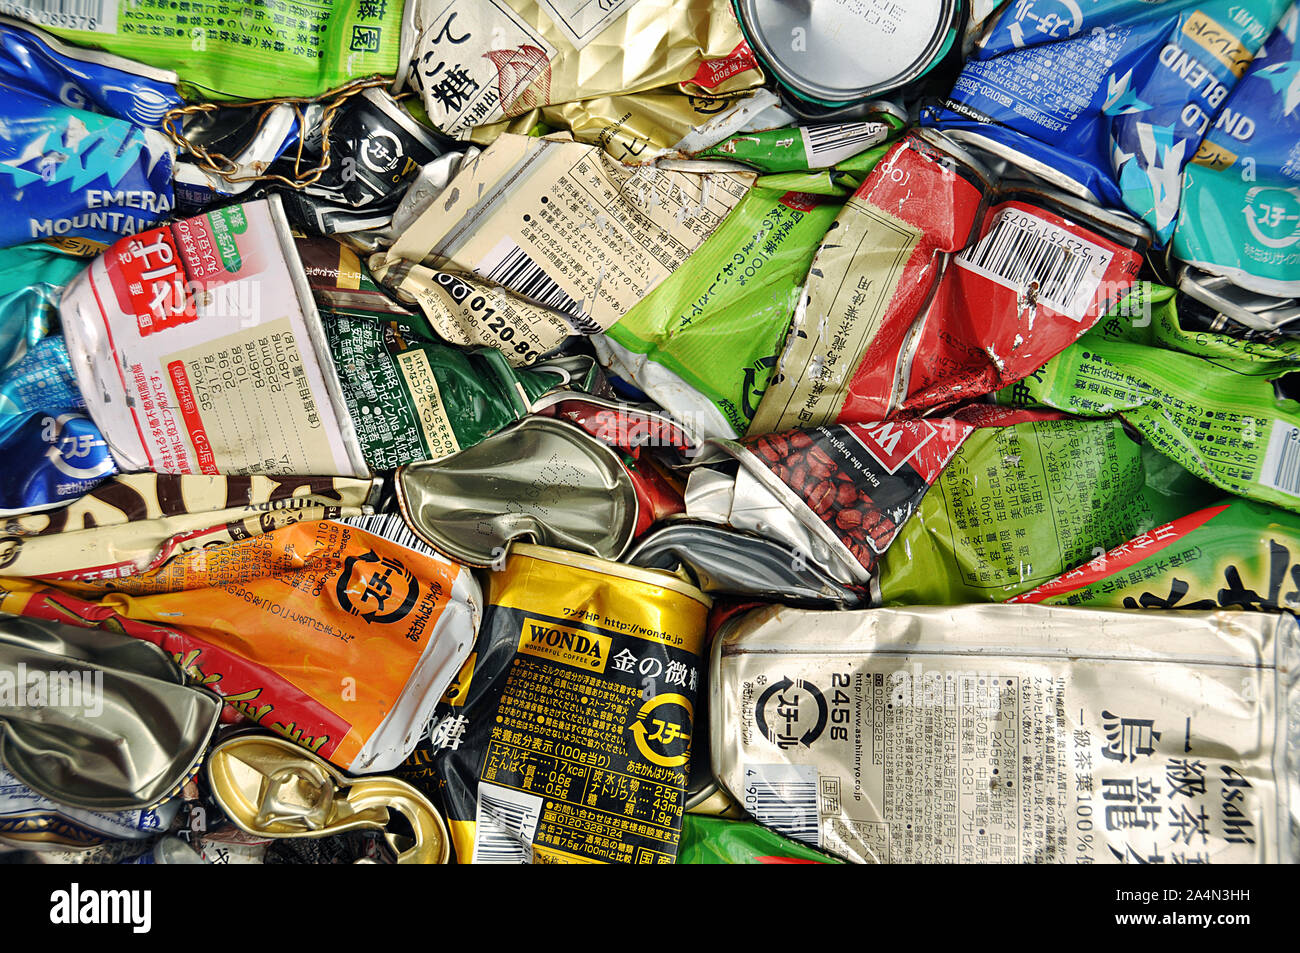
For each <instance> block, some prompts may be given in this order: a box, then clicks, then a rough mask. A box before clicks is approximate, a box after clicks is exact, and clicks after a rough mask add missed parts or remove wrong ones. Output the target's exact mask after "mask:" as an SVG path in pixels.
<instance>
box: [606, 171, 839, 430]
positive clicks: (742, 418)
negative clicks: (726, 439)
mask: <svg viewBox="0 0 1300 953" xmlns="http://www.w3.org/2000/svg"><path fill="white" fill-rule="evenodd" d="M839 207H840V206H839V203H838V202H835V201H830V202H827V201H824V200H822V199H820V198H817V197H815V196H810V195H806V194H804V193H794V192H787V193H785V194H784V195H782V194H780V193H774V192H767V191H764V190H761V189H754V190H751V191H750V192H749V194H747V195H746V196H745V197H744V198H743V199H741V201H740V204H739V205H737V206H736V208H735V209H733V210H732V212H731V214H730V215H728V216H727V218H726V220H725V221H724V222H723V223H722V225H721V226H720V227H719V228H718V230H717V231H716V232H714V234H713V235H712V236H710V238H709V239H708V240H707V241H706V242H705V243H704V244H703V245H701V246H700V248H699V249H698V250H697V251H696V252H695V253H694V254H693V255H691V257H690V259H689V260H688V261H687V262H686V264H685V265H684V266H683V267H682V268H679V269H678V270H677V271H675V272H674V273H673V274H672V275H671V276H669V278H668V279H667V280H665V281H664V282H663V283H662V284H660V285H659V286H658V287H657V288H655V290H654V291H652V292H651V293H650V294H649V295H647V296H646V297H645V298H643V299H642V300H641V301H640V302H639V303H638V304H637V305H636V306H635V307H634V308H632V310H631V311H629V312H628V313H627V315H625V316H624V317H623V318H622V319H621V320H620V321H619V322H618V323H617V324H615V325H614V326H613V327H612V328H610V329H609V330H608V331H606V332H605V333H606V334H607V335H608V336H609V337H610V338H612V339H613V340H614V341H616V342H617V343H618V344H620V345H622V346H623V347H624V348H626V349H627V350H629V351H632V352H634V353H636V354H643V355H645V356H646V357H647V359H648V360H649V361H650V362H652V363H656V364H659V365H661V366H663V367H666V368H667V369H669V370H670V371H672V372H673V373H674V374H676V375H677V376H678V377H680V378H681V379H682V380H684V381H685V382H686V383H687V384H688V385H689V386H690V387H691V388H692V389H693V390H694V391H696V392H697V393H698V394H700V395H701V396H702V397H703V398H704V399H705V400H706V401H708V402H709V403H710V404H712V405H713V407H715V408H716V409H717V411H718V412H719V413H720V414H721V415H722V416H723V417H724V418H725V419H726V421H727V423H728V424H729V425H730V426H731V427H732V429H733V430H734V431H735V435H736V436H740V435H743V434H744V433H745V431H746V430H747V429H748V428H749V422H750V420H751V419H752V418H753V416H754V411H755V410H756V409H757V407H758V402H759V399H760V398H762V396H763V392H764V391H765V390H766V389H767V384H768V380H769V379H770V378H771V375H772V369H773V367H774V366H775V364H776V355H777V352H778V351H779V350H780V348H781V345H782V343H783V342H784V341H785V336H786V332H787V331H788V330H789V327H790V316H791V314H792V313H793V311H794V306H795V304H796V303H797V302H798V298H799V294H800V289H801V287H802V285H803V281H804V279H805V277H806V276H807V274H808V267H809V265H810V264H811V263H812V258H813V255H814V254H815V253H816V251H817V245H818V243H819V242H820V241H821V238H822V236H823V235H824V234H825V233H826V229H827V228H829V227H830V224H831V222H832V221H834V219H835V214H836V212H838V211H839ZM652 396H653V395H652Z"/></svg>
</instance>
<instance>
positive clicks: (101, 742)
mask: <svg viewBox="0 0 1300 953" xmlns="http://www.w3.org/2000/svg"><path fill="white" fill-rule="evenodd" d="M6 595H7V593H6ZM182 682H183V680H182V676H181V670H180V668H179V667H178V666H176V665H175V664H174V663H173V661H172V660H171V659H170V658H168V657H167V655H166V654H165V653H164V652H163V651H161V650H160V649H158V648H157V647H155V646H153V645H148V644H145V643H143V642H141V641H138V640H136V639H132V638H129V637H127V636H126V635H121V634H118V633H116V632H90V631H88V630H86V629H84V628H80V627H78V626H73V625H61V624H58V623H54V622H50V621H43V620H37V619H16V618H5V619H3V620H0V766H2V767H3V768H5V769H7V770H8V772H9V773H10V774H13V775H14V776H16V777H17V778H18V779H19V780H20V781H21V782H22V783H23V784H25V785H26V786H27V787H29V788H31V789H32V790H34V791H36V792H37V793H38V794H41V795H43V796H44V797H46V798H48V799H50V800H51V801H54V802H55V803H56V804H61V805H67V806H70V807H74V808H81V809H84V810H89V811H135V810H143V809H147V808H151V807H154V806H156V805H158V804H160V803H161V802H163V801H164V800H166V799H168V798H169V797H171V796H172V795H173V794H175V793H176V792H177V791H178V790H179V789H180V786H181V785H182V784H184V783H185V781H186V780H188V779H189V778H190V777H191V776H192V775H193V774H194V772H195V770H197V768H198V765H199V763H200V761H201V760H202V758H203V753H204V751H205V749H206V748H207V744H208V741H209V739H210V738H211V736H212V732H213V731H214V730H215V729H216V727H217V719H218V717H219V715H220V714H221V703H220V701H219V700H218V699H217V696H216V695H214V694H212V693H211V692H209V691H207V690H206V689H201V688H193V687H189V686H187V685H184V684H183V683H182Z"/></svg>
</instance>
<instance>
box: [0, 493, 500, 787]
mask: <svg viewBox="0 0 1300 953" xmlns="http://www.w3.org/2000/svg"><path fill="white" fill-rule="evenodd" d="M57 585H58V588H56V587H55V585H52V584H43V583H42V582H41V581H39V580H31V579H3V580H0V612H3V613H8V614H16V615H25V616H32V617H36V618H42V619H58V620H60V621H69V622H74V623H77V624H78V625H82V626H98V627H100V628H109V629H112V630H115V631H120V632H126V633H128V634H130V635H131V636H134V640H140V641H147V642H152V643H154V644H155V645H160V646H162V647H163V648H164V649H165V650H166V651H167V652H168V654H170V655H171V656H172V657H173V658H174V659H176V660H177V661H178V662H180V664H181V666H182V668H183V669H184V671H185V673H186V675H187V676H189V677H190V678H192V679H194V680H195V681H196V682H198V683H200V684H203V685H211V686H213V687H214V688H215V689H217V690H219V694H220V695H221V696H222V697H223V698H224V699H226V705H227V706H228V708H230V709H231V710H233V712H235V713H237V714H239V715H241V716H243V717H245V718H247V719H248V720H250V721H253V722H256V723H258V724H261V725H264V726H265V727H267V728H275V729H276V730H278V731H281V732H283V733H284V734H285V735H287V736H288V737H290V738H291V739H293V741H294V742H295V743H296V744H299V745H301V746H302V747H304V748H307V749H309V750H311V751H313V752H315V753H317V754H319V755H320V756H321V757H324V758H329V759H330V760H332V761H333V762H335V763H336V764H339V765H340V766H343V767H346V768H347V770H349V771H352V772H353V773H356V774H365V773H376V772H380V771H384V770H387V769H389V768H392V767H395V766H396V765H398V764H400V763H401V762H402V760H403V759H404V758H405V757H406V756H407V755H408V754H409V753H410V751H411V750H412V749H413V748H414V747H415V745H416V742H417V741H418V740H419V737H420V732H421V729H422V728H423V727H424V725H425V723H426V721H427V719H428V717H429V714H430V712H431V711H432V710H433V707H434V706H435V705H436V704H437V701H438V698H439V697H440V696H441V695H442V692H443V691H444V690H445V688H446V686H447V684H448V683H450V681H451V679H452V678H453V676H454V675H455V674H456V672H457V670H458V669H459V668H460V666H461V664H462V663H463V662H464V660H465V657H466V656H467V655H468V654H469V651H470V648H471V646H472V645H473V641H474V637H475V635H476V633H477V632H478V626H479V618H480V611H481V609H480V592H479V587H478V583H477V581H476V580H475V579H474V577H473V575H472V574H471V573H470V571H469V570H468V569H466V568H465V567H463V566H460V565H458V564H456V563H452V562H449V561H448V560H446V559H443V558H442V557H441V556H439V555H438V554H437V553H435V552H434V551H433V550H432V549H430V548H429V547H428V546H425V545H424V544H423V543H421V542H420V541H419V540H418V539H416V538H415V537H414V535H413V534H412V533H411V532H410V531H409V530H408V529H407V528H406V526H405V525H404V524H403V523H402V520H401V518H400V517H398V516H396V515H386V516H361V517H352V518H349V519H342V520H320V521H317V522H311V523H294V524H292V525H290V526H286V527H282V528H281V529H278V530H275V531H274V532H271V533H268V534H265V535H258V536H254V537H252V538H249V539H244V540H241V541H239V542H232V543H230V544H228V545H226V546H222V547H219V548H216V549H212V550H206V549H200V550H195V551H192V552H189V553H184V554H182V555H180V556H178V557H176V558H175V559H172V560H170V561H169V562H167V563H166V564H164V565H163V566H162V567H161V568H159V569H156V570H154V571H153V572H150V573H146V574H144V575H138V576H128V577H125V578H119V579H109V580H102V581H98V582H94V583H91V582H68V581H63V582H60V583H58V584H57ZM107 635H108V633H105V632H98V633H94V634H93V636H94V637H96V638H106V637H107ZM134 640H131V641H134ZM340 679H344V680H345V681H343V682H342V683H341V682H340ZM346 679H351V681H346ZM218 707H219V706H218ZM11 768H12V766H11Z"/></svg>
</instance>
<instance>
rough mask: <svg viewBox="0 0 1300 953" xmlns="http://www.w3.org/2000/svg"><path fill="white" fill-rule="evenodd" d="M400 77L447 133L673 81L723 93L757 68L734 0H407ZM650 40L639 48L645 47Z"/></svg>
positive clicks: (745, 84)
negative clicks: (406, 53)
mask: <svg viewBox="0 0 1300 953" xmlns="http://www.w3.org/2000/svg"><path fill="white" fill-rule="evenodd" d="M406 7H407V9H406V15H405V18H404V20H403V36H402V42H403V47H404V48H407V47H408V46H409V47H411V48H413V51H414V52H413V56H412V60H413V61H412V63H411V69H410V72H409V74H408V76H407V81H408V82H409V83H410V85H411V86H412V87H414V88H415V89H416V90H417V91H418V92H419V93H420V96H421V99H422V100H423V101H424V105H425V108H426V109H427V110H428V113H429V118H430V120H431V121H432V122H433V123H434V125H436V126H437V127H438V128H440V129H442V130H443V131H444V132H446V133H447V134H449V135H456V136H463V135H464V134H466V133H468V132H469V130H470V128H471V127H474V126H482V125H485V124H490V123H495V122H497V121H498V120H500V119H503V118H507V117H511V116H516V115H519V114H520V113H526V112H528V111H529V110H531V109H536V108H540V107H544V106H549V105H551V104H553V103H569V102H573V101H576V100H583V99H592V98H595V97H600V96H608V95H611V94H618V93H625V92H639V91H642V90H647V89H655V88H658V87H663V86H669V85H679V84H680V86H681V88H682V89H683V90H684V91H686V92H690V93H696V94H711V95H720V94H725V93H730V92H735V91H737V90H742V89H749V88H752V87H754V86H757V85H758V84H759V83H761V82H762V81H763V73H762V71H761V70H760V69H758V68H757V62H756V61H755V59H754V56H753V53H752V52H751V51H750V49H749V46H748V45H747V44H746V43H745V41H744V37H743V36H742V35H741V32H740V26H739V25H738V24H737V23H736V18H735V15H734V14H733V13H732V10H731V4H730V2H729V0H694V2H691V3H685V4H684V3H680V2H676V0H602V2H601V3H599V4H589V3H580V4H575V3H566V2H556V0H488V2H484V0H410V2H408V3H407V5H406ZM647 49H648V50H654V55H653V56H645V55H643V54H642V52H641V51H642V50H647Z"/></svg>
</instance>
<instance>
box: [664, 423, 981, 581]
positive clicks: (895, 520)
mask: <svg viewBox="0 0 1300 953" xmlns="http://www.w3.org/2000/svg"><path fill="white" fill-rule="evenodd" d="M974 429H975V428H974V427H973V426H972V425H971V424H968V423H966V422H964V421H962V420H959V419H957V418H949V417H945V418H931V419H927V420H893V421H881V422H877V423H872V424H847V425H846V424H837V425H833V426H829V427H815V428H811V429H808V430H791V431H787V432H785V433H781V434H766V435H764V436H762V437H755V438H750V439H747V440H746V441H744V442H743V443H738V442H736V441H734V440H710V441H707V442H706V443H705V450H704V452H703V453H701V454H700V456H699V457H697V458H696V463H697V464H701V466H698V467H697V468H696V469H694V470H693V471H692V472H691V476H690V480H689V482H688V483H687V487H686V513H687V515H688V516H690V517H692V518H694V519H702V520H707V521H708V522H712V523H721V524H724V525H728V526H731V527H733V528H735V529H740V530H748V531H750V532H753V533H756V534H758V535H760V536H764V537H767V538H769V539H776V540H779V541H780V542H782V543H785V544H787V545H789V546H792V547H794V548H796V549H797V550H799V551H800V552H802V553H804V554H805V555H804V559H806V560H808V561H810V562H812V563H813V564H814V565H815V566H817V567H818V568H819V569H821V570H823V571H824V572H826V574H827V575H829V576H830V577H831V578H832V579H834V580H836V581H837V582H839V583H841V584H846V585H849V586H862V585H865V584H867V583H868V582H869V581H870V579H871V577H872V573H873V571H874V570H875V568H876V563H877V561H878V560H879V558H880V555H881V554H882V553H884V552H885V550H886V549H888V548H889V544H890V543H891V542H893V539H894V537H895V535H897V533H898V530H899V527H901V526H902V525H903V524H904V523H906V522H907V520H908V518H909V517H910V516H911V515H912V512H913V511H914V510H915V509H916V506H917V504H918V503H919V502H920V501H921V498H922V497H923V496H924V495H925V492H926V490H928V489H929V488H930V485H931V484H932V483H934V481H935V480H936V479H937V478H938V476H939V473H940V472H941V471H942V470H943V468H944V466H945V465H947V463H948V461H949V460H950V459H952V456H953V454H954V453H956V452H957V448H958V447H960V446H961V444H962V441H964V440H965V439H966V437H967V436H968V435H969V434H970V433H971V431H972V430H974ZM733 460H734V461H736V462H737V463H739V464H740V465H739V467H736V468H735V470H734V475H733V473H732V472H731V468H730V467H727V468H722V469H717V468H711V467H708V466H706V465H707V464H710V463H722V462H729V461H733Z"/></svg>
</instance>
